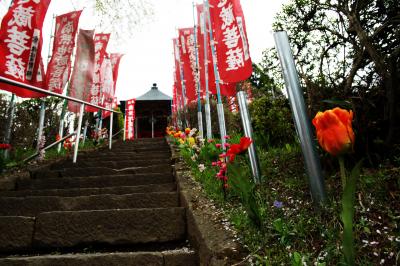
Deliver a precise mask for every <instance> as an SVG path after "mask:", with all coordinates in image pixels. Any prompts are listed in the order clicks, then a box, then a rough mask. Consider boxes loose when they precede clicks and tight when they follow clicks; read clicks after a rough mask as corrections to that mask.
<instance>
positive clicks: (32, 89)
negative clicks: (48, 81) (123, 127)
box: [0, 76, 121, 114]
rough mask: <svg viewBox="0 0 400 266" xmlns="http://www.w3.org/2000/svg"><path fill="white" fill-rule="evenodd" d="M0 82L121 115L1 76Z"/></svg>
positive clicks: (114, 111)
mask: <svg viewBox="0 0 400 266" xmlns="http://www.w3.org/2000/svg"><path fill="white" fill-rule="evenodd" d="M0 82H2V83H5V84H8V85H12V86H18V87H21V88H24V89H27V90H31V91H34V92H39V93H43V94H47V95H49V96H55V97H58V98H62V99H65V100H69V101H73V102H76V103H80V104H84V105H88V106H92V107H94V108H98V109H101V110H105V111H109V112H113V113H118V114H119V113H121V112H120V111H116V110H112V109H108V108H105V107H101V106H98V105H96V104H92V103H89V102H86V101H83V100H80V99H77V98H74V97H71V96H67V95H62V94H59V93H55V92H52V91H47V90H45V89H42V88H39V87H35V86H32V85H28V84H25V83H22V82H19V81H15V80H12V79H9V78H5V77H3V76H0Z"/></svg>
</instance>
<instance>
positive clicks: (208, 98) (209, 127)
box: [203, 4, 212, 139]
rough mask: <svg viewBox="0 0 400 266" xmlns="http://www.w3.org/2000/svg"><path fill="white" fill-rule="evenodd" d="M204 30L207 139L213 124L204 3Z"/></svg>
mask: <svg viewBox="0 0 400 266" xmlns="http://www.w3.org/2000/svg"><path fill="white" fill-rule="evenodd" d="M203 30H204V34H203V36H204V38H203V45H204V80H205V83H206V102H205V106H204V109H205V115H206V127H207V139H212V126H211V108H210V91H209V89H208V42H207V32H208V29H207V22H206V10H205V5H204V4H203Z"/></svg>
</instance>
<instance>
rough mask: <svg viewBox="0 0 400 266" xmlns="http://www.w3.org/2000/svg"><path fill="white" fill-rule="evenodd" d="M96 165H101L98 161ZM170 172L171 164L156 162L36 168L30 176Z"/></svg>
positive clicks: (55, 176)
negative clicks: (112, 165) (120, 165)
mask: <svg viewBox="0 0 400 266" xmlns="http://www.w3.org/2000/svg"><path fill="white" fill-rule="evenodd" d="M98 165H99V166H100V165H102V163H101V162H98ZM171 172H172V166H171V164H156V165H151V166H144V167H138V166H136V167H127V168H122V169H111V168H107V167H74V168H67V169H60V170H37V171H32V172H31V176H32V177H33V178H34V179H40V178H57V177H79V176H82V177H83V176H101V175H128V174H132V175H135V174H145V173H147V174H150V173H164V174H169V173H171Z"/></svg>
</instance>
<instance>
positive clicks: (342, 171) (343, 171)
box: [338, 156, 347, 191]
mask: <svg viewBox="0 0 400 266" xmlns="http://www.w3.org/2000/svg"><path fill="white" fill-rule="evenodd" d="M338 159H339V166H340V178H341V179H342V189H343V191H344V188H345V187H346V181H347V177H346V168H345V166H344V158H343V156H339V158H338Z"/></svg>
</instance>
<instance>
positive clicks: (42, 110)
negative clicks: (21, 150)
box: [36, 99, 46, 151]
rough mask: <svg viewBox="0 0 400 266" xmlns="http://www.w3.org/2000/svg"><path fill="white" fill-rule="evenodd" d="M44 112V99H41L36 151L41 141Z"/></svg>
mask: <svg viewBox="0 0 400 266" xmlns="http://www.w3.org/2000/svg"><path fill="white" fill-rule="evenodd" d="M45 114H46V102H45V101H44V99H42V103H41V105H40V116H39V129H38V135H37V144H36V151H39V149H40V142H41V141H42V135H43V126H44V116H45Z"/></svg>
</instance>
